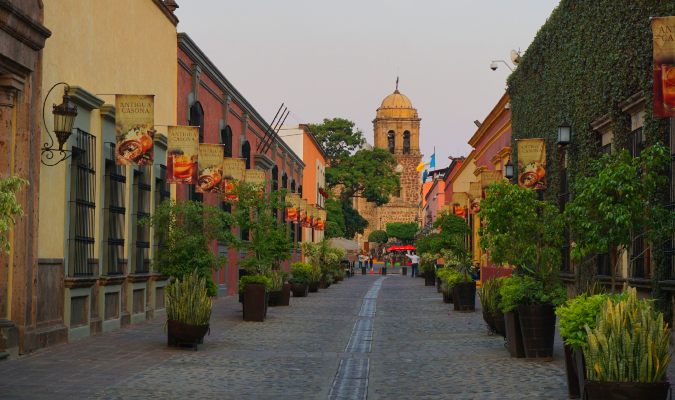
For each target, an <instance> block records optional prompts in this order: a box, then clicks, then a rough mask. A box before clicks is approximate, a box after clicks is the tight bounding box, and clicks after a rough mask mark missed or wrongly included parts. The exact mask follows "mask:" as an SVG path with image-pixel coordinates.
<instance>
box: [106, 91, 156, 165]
mask: <svg viewBox="0 0 675 400" xmlns="http://www.w3.org/2000/svg"><path fill="white" fill-rule="evenodd" d="M154 100H155V96H154V95H127V94H117V95H115V142H116V147H115V149H116V151H115V161H116V163H117V165H152V162H153V156H154V154H153V149H154V140H155V105H154Z"/></svg>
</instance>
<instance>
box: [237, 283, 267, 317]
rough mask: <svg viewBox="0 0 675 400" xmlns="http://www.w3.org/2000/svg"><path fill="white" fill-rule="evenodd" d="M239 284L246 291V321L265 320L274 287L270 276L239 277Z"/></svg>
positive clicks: (244, 304) (244, 307) (244, 302)
mask: <svg viewBox="0 0 675 400" xmlns="http://www.w3.org/2000/svg"><path fill="white" fill-rule="evenodd" d="M239 285H240V288H241V290H242V291H243V293H244V301H243V310H244V315H243V317H244V321H255V322H263V321H265V318H267V306H268V304H269V291H270V288H271V287H272V281H271V280H270V278H268V277H266V276H264V275H246V276H243V277H241V278H240V279H239Z"/></svg>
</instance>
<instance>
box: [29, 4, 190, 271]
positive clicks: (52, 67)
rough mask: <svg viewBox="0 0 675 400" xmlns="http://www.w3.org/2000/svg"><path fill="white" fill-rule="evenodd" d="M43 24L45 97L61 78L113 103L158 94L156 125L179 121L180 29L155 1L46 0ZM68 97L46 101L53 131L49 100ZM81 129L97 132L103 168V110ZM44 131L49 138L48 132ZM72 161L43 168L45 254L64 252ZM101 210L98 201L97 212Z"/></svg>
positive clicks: (80, 123)
mask: <svg viewBox="0 0 675 400" xmlns="http://www.w3.org/2000/svg"><path fill="white" fill-rule="evenodd" d="M44 24H45V26H46V27H47V28H49V29H50V30H51V31H52V36H51V38H49V40H48V41H47V45H46V47H45V49H44V53H43V56H44V73H43V88H44V90H43V95H46V93H47V90H49V88H50V87H52V85H53V84H54V83H56V82H61V81H65V82H67V83H69V84H70V85H72V86H79V87H81V88H83V89H84V90H86V91H87V92H89V93H91V94H94V95H96V97H98V98H99V99H101V100H103V101H105V103H107V104H113V105H114V102H115V98H114V96H112V94H116V93H123V94H154V95H155V124H156V125H172V124H175V122H176V108H177V107H176V91H177V44H176V27H175V26H174V25H173V23H172V22H171V21H170V20H169V19H168V18H167V17H166V16H165V15H164V14H163V13H162V11H161V10H160V9H159V8H158V6H157V5H156V4H155V3H154V2H153V1H152V0H115V1H113V2H107V1H98V0H44ZM62 94H63V89H61V88H58V89H56V90H54V92H53V93H52V94H51V95H50V96H49V99H47V107H48V108H47V110H46V123H47V126H49V127H50V131H51V127H52V126H53V123H52V115H51V112H50V111H51V108H50V105H51V104H53V103H56V104H58V103H60V102H61V96H62ZM75 127H78V128H81V129H84V130H87V131H88V132H89V133H91V134H94V135H95V136H97V143H96V145H97V148H98V149H99V153H98V161H99V162H98V163H97V166H101V165H102V163H101V154H100V149H101V148H102V146H103V141H104V140H106V141H107V140H109V137H106V138H105V139H103V138H102V137H101V132H100V130H101V122H100V117H99V113H98V112H97V111H96V110H94V111H93V112H91V113H88V112H86V111H85V110H81V112H80V115H78V117H77V120H76V123H75ZM157 130H158V132H159V133H165V132H166V127H164V126H158V127H157ZM43 136H44V137H43V139H44V140H46V134H43ZM71 140H72V137H71ZM70 143H72V141H71V142H70ZM67 147H68V148H70V147H71V144H68V146H67ZM67 164H68V163H66V162H64V163H61V164H59V165H58V166H55V167H45V166H42V168H41V171H40V173H41V177H40V224H39V243H40V245H39V257H41V258H63V256H64V247H65V238H66V237H65V235H66V229H67V228H65V227H64V226H67V224H65V218H66V213H65V208H66V206H67V190H68V189H67V185H68V179H67V176H66V166H67ZM102 174H103V171H102V170H97V171H96V177H97V181H100V179H99V178H100V177H101V176H102ZM97 189H99V188H97ZM97 197H98V196H97ZM101 207H102V204H97V213H98V212H99V211H100V208H101ZM97 223H98V221H97ZM97 231H98V230H97ZM97 240H98V239H97ZM98 246H99V243H97V244H96V248H98Z"/></svg>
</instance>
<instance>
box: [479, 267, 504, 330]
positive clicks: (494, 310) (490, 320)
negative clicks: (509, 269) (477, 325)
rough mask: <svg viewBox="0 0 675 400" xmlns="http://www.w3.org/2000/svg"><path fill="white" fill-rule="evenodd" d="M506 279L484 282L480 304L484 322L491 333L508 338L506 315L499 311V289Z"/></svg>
mask: <svg viewBox="0 0 675 400" xmlns="http://www.w3.org/2000/svg"><path fill="white" fill-rule="evenodd" d="M503 281H504V278H492V279H488V280H486V281H483V284H482V285H481V288H480V304H481V307H482V309H483V320H484V321H485V322H486V323H487V324H488V328H489V330H490V332H493V333H496V334H498V335H501V336H506V327H505V325H504V324H505V323H504V313H503V312H502V311H501V310H500V309H499V304H500V302H501V296H500V295H499V288H500V287H501V285H502V282H503Z"/></svg>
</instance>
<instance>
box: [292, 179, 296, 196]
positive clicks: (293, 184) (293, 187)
mask: <svg viewBox="0 0 675 400" xmlns="http://www.w3.org/2000/svg"><path fill="white" fill-rule="evenodd" d="M291 193H295V179H293V180H292V181H291Z"/></svg>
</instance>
